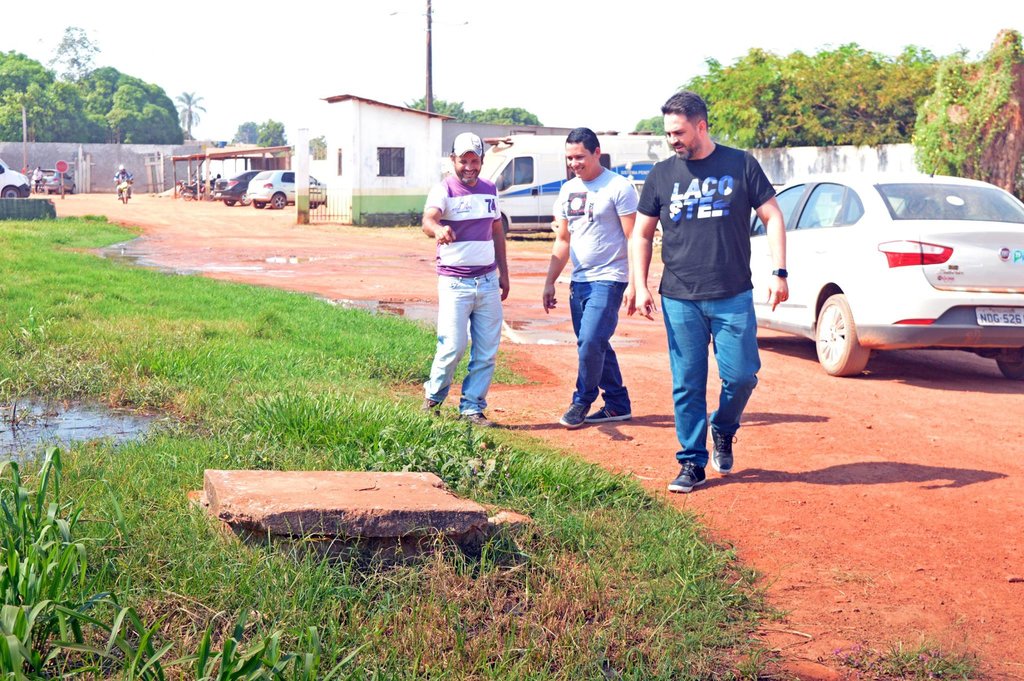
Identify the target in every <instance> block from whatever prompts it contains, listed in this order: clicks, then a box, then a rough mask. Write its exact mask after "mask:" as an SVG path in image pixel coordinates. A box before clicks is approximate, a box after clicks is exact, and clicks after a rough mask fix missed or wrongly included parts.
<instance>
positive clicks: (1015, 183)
mask: <svg viewBox="0 0 1024 681" xmlns="http://www.w3.org/2000/svg"><path fill="white" fill-rule="evenodd" d="M1022 112H1024V43H1022V38H1021V34H1020V33H1019V32H1017V31H1014V30H1003V31H1000V32H999V35H998V36H997V37H996V40H995V43H994V44H993V45H992V49H991V50H989V52H988V54H986V55H985V57H984V58H983V59H982V60H980V61H978V62H976V63H969V62H967V61H966V59H965V55H964V54H963V53H961V54H959V55H954V56H951V57H948V58H946V59H945V60H943V62H942V64H941V66H940V68H939V73H938V77H937V79H936V87H935V91H934V92H933V93H932V95H931V96H930V97H929V98H928V99H927V100H926V101H925V102H924V103H923V104H922V105H921V108H920V111H919V113H918V117H917V128H916V129H915V132H914V147H915V149H914V152H915V155H916V158H917V165H918V168H920V169H921V170H923V171H926V172H933V173H941V174H944V175H961V176H966V177H971V178H974V179H978V180H984V181H986V182H991V183H992V184H995V185H998V186H1000V187H1002V188H1003V189H1006V190H1007V191H1009V192H1012V193H1015V194H1016V195H1017V196H1018V197H1024V121H1022Z"/></svg>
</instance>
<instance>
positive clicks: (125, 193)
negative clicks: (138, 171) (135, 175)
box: [117, 179, 132, 203]
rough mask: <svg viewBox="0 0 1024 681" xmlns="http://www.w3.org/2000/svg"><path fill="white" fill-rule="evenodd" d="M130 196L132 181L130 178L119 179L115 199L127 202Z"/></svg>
mask: <svg viewBox="0 0 1024 681" xmlns="http://www.w3.org/2000/svg"><path fill="white" fill-rule="evenodd" d="M131 197H132V181H131V179H126V180H121V182H119V183H118V185H117V199H118V200H119V201H121V202H122V203H128V199H130V198H131Z"/></svg>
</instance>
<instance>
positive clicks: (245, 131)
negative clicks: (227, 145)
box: [231, 121, 260, 144]
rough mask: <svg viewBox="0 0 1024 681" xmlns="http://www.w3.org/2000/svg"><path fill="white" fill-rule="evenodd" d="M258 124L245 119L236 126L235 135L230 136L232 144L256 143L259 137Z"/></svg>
mask: <svg viewBox="0 0 1024 681" xmlns="http://www.w3.org/2000/svg"><path fill="white" fill-rule="evenodd" d="M259 136H260V132H259V125H257V124H256V123H255V122H254V121H246V122H245V123H242V124H241V125H239V126H238V130H237V131H236V132H235V136H234V137H233V138H231V143H232V144H256V140H257V139H258V138H259Z"/></svg>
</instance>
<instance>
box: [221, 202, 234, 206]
mask: <svg viewBox="0 0 1024 681" xmlns="http://www.w3.org/2000/svg"><path fill="white" fill-rule="evenodd" d="M235 203H236V202H235V201H225V202H224V205H225V206H233V205H235Z"/></svg>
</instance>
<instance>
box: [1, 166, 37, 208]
mask: <svg viewBox="0 0 1024 681" xmlns="http://www.w3.org/2000/svg"><path fill="white" fill-rule="evenodd" d="M30 191H31V187H30V186H29V184H28V178H27V177H25V176H24V175H22V174H21V173H19V172H18V171H17V170H15V169H14V168H12V167H10V166H9V165H7V163H5V162H4V160H3V159H2V158H0V199H24V198H27V197H28V195H29V192H30Z"/></svg>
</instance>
